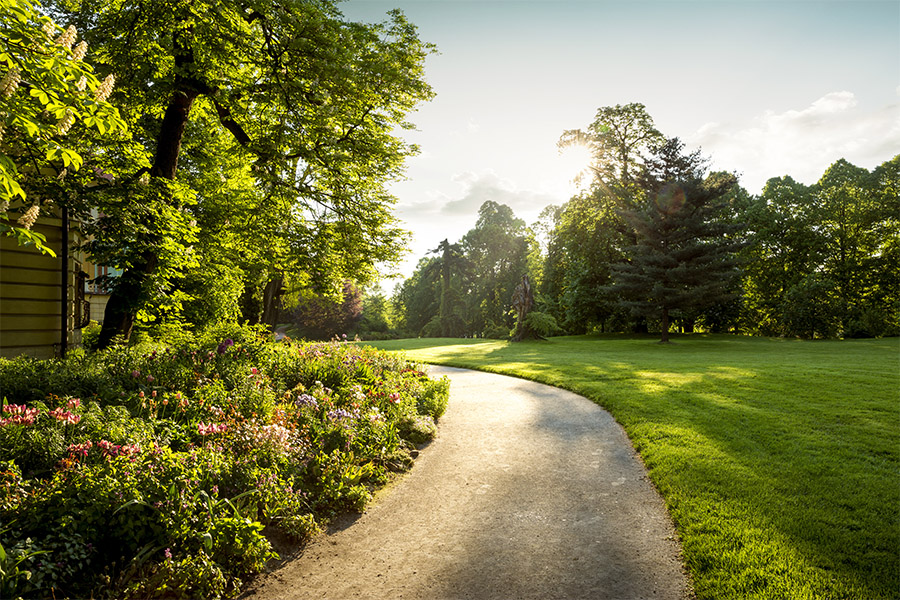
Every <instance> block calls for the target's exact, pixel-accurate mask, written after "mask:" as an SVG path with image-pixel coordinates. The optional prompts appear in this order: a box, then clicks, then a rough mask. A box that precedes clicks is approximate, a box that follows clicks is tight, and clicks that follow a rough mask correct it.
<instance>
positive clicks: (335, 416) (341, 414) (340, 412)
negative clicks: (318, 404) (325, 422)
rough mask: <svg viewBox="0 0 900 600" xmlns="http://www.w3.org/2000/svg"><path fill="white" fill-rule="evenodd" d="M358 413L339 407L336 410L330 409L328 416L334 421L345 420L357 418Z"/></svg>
mask: <svg viewBox="0 0 900 600" xmlns="http://www.w3.org/2000/svg"><path fill="white" fill-rule="evenodd" d="M357 416H359V415H358V414H354V413H352V412H350V411H348V410H344V409H343V408H338V409H335V410H331V411H328V418H329V419H331V420H332V421H343V420H344V419H355V418H356V417H357Z"/></svg>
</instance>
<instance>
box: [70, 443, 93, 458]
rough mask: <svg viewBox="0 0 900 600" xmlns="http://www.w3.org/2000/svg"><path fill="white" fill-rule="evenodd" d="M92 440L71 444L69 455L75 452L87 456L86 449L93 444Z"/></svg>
mask: <svg viewBox="0 0 900 600" xmlns="http://www.w3.org/2000/svg"><path fill="white" fill-rule="evenodd" d="M93 445H94V444H93V442H91V440H88V441H86V442H85V443H83V444H71V445H70V446H69V454H70V455H71V456H73V457H74V456H75V455H76V454H80V455H82V456H87V454H88V450H90V449H91V447H92V446H93Z"/></svg>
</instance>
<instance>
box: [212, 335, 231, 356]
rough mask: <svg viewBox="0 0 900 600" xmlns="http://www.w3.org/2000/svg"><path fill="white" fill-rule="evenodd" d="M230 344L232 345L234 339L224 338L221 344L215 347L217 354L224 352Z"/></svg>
mask: <svg viewBox="0 0 900 600" xmlns="http://www.w3.org/2000/svg"><path fill="white" fill-rule="evenodd" d="M232 346H234V340H232V339H231V338H228V339H225V340H223V341H222V343H221V344H219V347H218V348H216V352H218V353H219V354H225V352H226V351H227V350H228V349H229V348H231V347H232Z"/></svg>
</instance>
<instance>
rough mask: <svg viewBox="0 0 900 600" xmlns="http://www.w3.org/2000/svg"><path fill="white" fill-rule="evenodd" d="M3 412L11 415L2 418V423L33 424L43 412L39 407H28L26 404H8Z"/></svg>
mask: <svg viewBox="0 0 900 600" xmlns="http://www.w3.org/2000/svg"><path fill="white" fill-rule="evenodd" d="M3 412H5V413H6V414H8V415H10V416H9V417H8V418H5V419H0V426H2V425H10V424H12V425H31V424H33V423H34V420H35V419H36V418H37V417H38V415H39V414H41V409H39V408H28V407H26V406H25V405H24V404H7V405H6V406H4V407H3Z"/></svg>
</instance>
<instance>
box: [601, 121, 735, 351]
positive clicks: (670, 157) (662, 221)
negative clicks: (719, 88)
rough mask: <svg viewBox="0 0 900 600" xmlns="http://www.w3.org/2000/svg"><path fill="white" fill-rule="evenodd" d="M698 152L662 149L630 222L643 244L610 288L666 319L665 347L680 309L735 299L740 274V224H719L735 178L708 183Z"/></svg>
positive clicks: (635, 307)
mask: <svg viewBox="0 0 900 600" xmlns="http://www.w3.org/2000/svg"><path fill="white" fill-rule="evenodd" d="M705 163H706V161H705V160H704V159H703V158H702V157H701V156H700V155H699V152H694V153H692V154H685V153H684V144H683V143H682V142H681V141H680V140H679V139H678V138H671V139H669V140H667V141H666V142H665V143H664V144H663V145H661V146H660V147H658V148H656V149H655V151H654V156H653V157H652V158H651V159H650V160H649V161H648V164H647V166H646V167H645V169H644V171H643V173H642V175H641V177H640V190H639V191H637V192H636V195H635V196H634V197H633V198H632V200H631V202H630V206H629V207H628V208H627V209H625V210H624V211H623V216H624V218H625V220H626V221H627V222H628V224H629V225H630V226H631V227H632V228H633V229H634V231H635V234H636V239H637V242H636V244H635V245H633V246H631V247H630V248H629V249H628V252H627V256H628V257H629V260H627V261H626V262H623V263H620V264H617V265H615V266H614V267H613V279H614V283H613V285H612V286H611V290H612V291H613V292H615V293H618V294H620V296H621V298H622V300H621V302H622V304H623V305H624V306H625V307H627V308H629V309H630V310H631V311H632V312H633V313H634V314H636V315H644V316H650V315H654V314H656V315H659V316H660V319H661V324H660V325H661V331H662V338H661V340H660V341H661V342H668V341H669V319H670V315H671V314H672V312H674V311H684V310H694V309H699V308H703V307H705V306H709V305H711V304H715V303H719V302H724V301H726V300H727V299H729V298H731V297H733V296H734V295H735V281H736V278H737V275H738V270H737V268H736V267H737V260H736V258H735V252H736V251H737V250H738V249H739V248H740V242H738V241H737V240H736V239H734V238H733V235H734V233H735V232H736V231H737V229H738V226H737V225H735V224H732V223H728V222H727V221H725V220H723V219H722V218H720V216H721V213H722V211H723V209H724V203H723V202H721V199H722V198H723V196H724V195H725V194H726V193H727V192H728V191H729V190H730V189H731V188H732V187H733V186H734V185H735V183H736V179H735V177H734V176H732V175H728V174H724V173H716V174H713V175H712V176H710V177H708V178H704V175H705V172H706V164H705Z"/></svg>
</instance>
